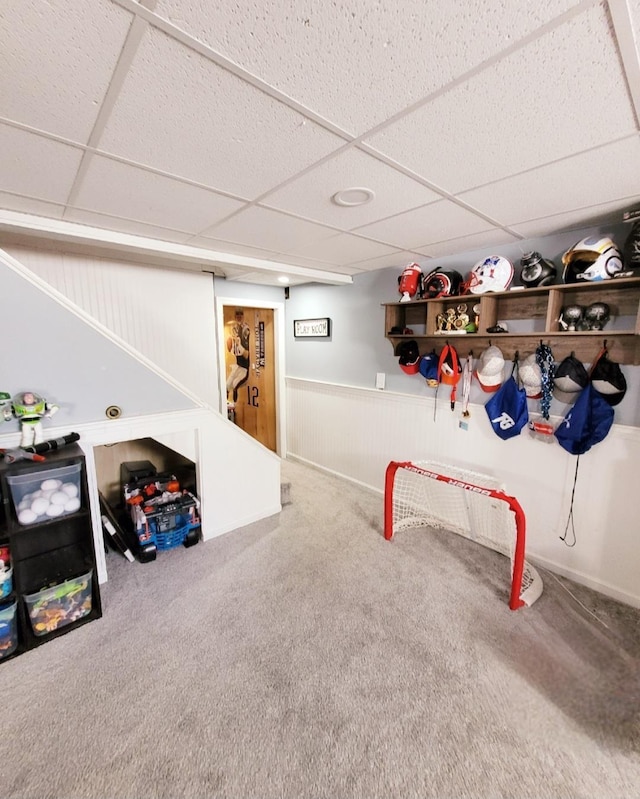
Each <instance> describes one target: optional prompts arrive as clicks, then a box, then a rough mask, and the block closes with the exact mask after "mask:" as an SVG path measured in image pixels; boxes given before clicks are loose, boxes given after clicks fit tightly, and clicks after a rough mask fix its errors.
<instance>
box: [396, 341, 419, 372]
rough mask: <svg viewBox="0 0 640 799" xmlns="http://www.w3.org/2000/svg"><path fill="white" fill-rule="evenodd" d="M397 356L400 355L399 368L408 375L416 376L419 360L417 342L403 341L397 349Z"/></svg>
mask: <svg viewBox="0 0 640 799" xmlns="http://www.w3.org/2000/svg"><path fill="white" fill-rule="evenodd" d="M398 354H399V355H400V368H401V369H402V371H403V372H406V373H407V374H408V375H415V374H418V362H419V360H420V350H419V349H418V342H417V341H414V340H413V339H412V340H411V341H403V342H402V343H401V344H400V346H399V347H398Z"/></svg>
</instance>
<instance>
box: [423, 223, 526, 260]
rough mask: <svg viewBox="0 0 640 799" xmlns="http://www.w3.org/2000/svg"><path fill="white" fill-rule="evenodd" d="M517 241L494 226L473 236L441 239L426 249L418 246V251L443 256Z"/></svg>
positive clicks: (433, 255) (432, 255)
mask: <svg viewBox="0 0 640 799" xmlns="http://www.w3.org/2000/svg"><path fill="white" fill-rule="evenodd" d="M515 241H519V239H518V237H517V236H512V235H511V234H510V233H507V232H506V231H505V230H502V229H501V228H493V229H492V230H487V231H486V232H484V233H475V234H474V235H473V236H461V237H459V238H455V239H449V240H448V241H439V242H437V243H435V244H429V245H428V246H427V247H425V248H424V249H423V248H421V247H418V248H417V251H418V252H419V253H421V254H422V255H423V256H424V255H428V256H430V257H432V258H441V257H442V256H444V255H455V254H456V253H459V252H467V251H469V250H477V249H481V248H484V247H493V246H498V245H499V244H513V242H515Z"/></svg>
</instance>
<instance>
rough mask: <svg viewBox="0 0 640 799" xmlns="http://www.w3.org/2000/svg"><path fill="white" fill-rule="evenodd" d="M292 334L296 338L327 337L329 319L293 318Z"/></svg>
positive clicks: (329, 330) (329, 325) (328, 334)
mask: <svg viewBox="0 0 640 799" xmlns="http://www.w3.org/2000/svg"><path fill="white" fill-rule="evenodd" d="M293 335H294V336H295V337H296V338H328V337H329V336H330V335H331V319H329V318H328V317H324V318H323V319H294V321H293Z"/></svg>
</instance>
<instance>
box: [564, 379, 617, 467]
mask: <svg viewBox="0 0 640 799" xmlns="http://www.w3.org/2000/svg"><path fill="white" fill-rule="evenodd" d="M612 424H613V408H612V407H611V406H610V405H609V404H608V403H607V402H606V401H605V399H604V398H603V396H602V394H599V393H598V392H597V391H596V389H595V388H594V387H593V385H592V384H591V383H589V384H588V385H587V386H586V387H585V388H583V389H582V391H581V392H580V393H579V395H578V398H577V399H576V401H575V404H574V405H573V407H572V408H569V410H568V411H567V414H566V416H565V417H564V419H563V420H562V422H560V424H559V425H558V427H557V428H556V431H555V433H554V435H555V437H556V439H557V440H558V444H560V446H561V447H562V448H563V449H566V450H567V452H570V453H571V454H572V455H582V453H583V452H587V450H589V449H591V447H592V446H593V445H594V444H597V443H598V442H600V441H602V439H603V438H605V437H606V435H607V433H608V432H609V430H610V429H611V425H612Z"/></svg>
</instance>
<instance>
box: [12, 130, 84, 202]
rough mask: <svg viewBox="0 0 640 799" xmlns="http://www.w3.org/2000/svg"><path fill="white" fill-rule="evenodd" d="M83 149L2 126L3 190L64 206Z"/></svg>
mask: <svg viewBox="0 0 640 799" xmlns="http://www.w3.org/2000/svg"><path fill="white" fill-rule="evenodd" d="M81 159H82V150H80V149H78V148H76V147H70V146H69V145H67V144H60V143H59V142H56V141H53V140H51V139H45V138H44V137H43V136H37V135H36V134H35V133H27V131H24V130H20V129H19V128H13V127H11V126H10V125H2V124H0V175H2V188H3V189H4V190H5V191H9V192H14V193H16V194H24V195H27V196H29V197H33V198H34V199H36V200H38V201H40V200H45V201H49V202H54V203H64V202H66V200H67V197H68V195H69V191H70V190H71V187H72V185H73V181H74V179H75V176H76V172H77V171H78V167H79V166H80V161H81Z"/></svg>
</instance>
